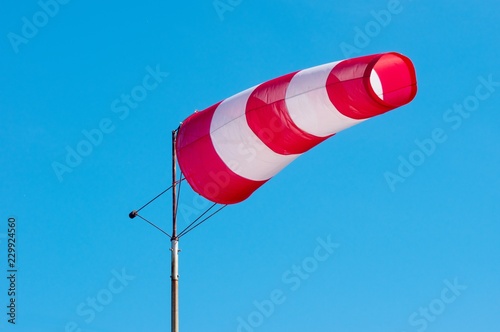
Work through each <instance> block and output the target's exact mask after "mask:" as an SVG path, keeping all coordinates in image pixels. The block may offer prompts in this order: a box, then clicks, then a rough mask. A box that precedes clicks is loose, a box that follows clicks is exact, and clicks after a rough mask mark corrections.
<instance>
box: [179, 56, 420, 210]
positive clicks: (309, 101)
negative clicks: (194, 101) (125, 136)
mask: <svg viewBox="0 0 500 332" xmlns="http://www.w3.org/2000/svg"><path fill="white" fill-rule="evenodd" d="M416 93H417V82H416V75H415V68H414V66H413V64H412V62H411V60H410V59H408V58H407V57H405V56H403V55H401V54H398V53H383V54H375V55H369V56H364V57H358V58H353V59H347V60H342V61H337V62H332V63H328V64H325V65H321V66H317V67H312V68H309V69H305V70H301V71H297V72H294V73H291V74H288V75H284V76H281V77H278V78H276V79H273V80H270V81H268V82H265V83H262V84H260V85H257V86H255V87H253V88H250V89H247V90H245V91H243V92H240V93H238V94H236V95H234V96H232V97H229V98H227V99H225V100H223V101H221V102H219V103H217V104H215V105H213V106H210V107H209V108H207V109H205V110H203V111H200V112H196V113H194V114H192V115H191V116H189V117H188V118H187V119H186V120H185V121H184V122H182V124H181V125H180V127H179V129H178V132H177V137H176V142H175V149H176V154H177V159H178V162H179V167H180V169H181V171H182V172H183V174H184V176H185V178H186V180H187V181H188V183H189V184H190V185H191V187H192V188H193V189H194V191H196V192H197V193H198V194H200V195H201V196H203V197H205V198H206V199H208V200H210V201H212V202H216V203H221V204H233V203H238V202H241V201H243V200H245V199H246V198H248V197H249V196H250V195H251V194H252V193H253V192H254V191H255V190H256V189H257V188H259V187H260V186H262V185H263V184H264V183H265V182H266V181H268V180H269V179H270V178H271V177H273V176H274V175H276V174H277V173H278V172H279V171H280V170H282V169H283V168H284V167H285V166H286V165H288V164H289V163H290V162H292V161H293V160H294V159H295V158H297V157H298V156H300V155H301V154H303V153H304V152H306V151H308V150H309V149H311V148H312V147H314V146H316V145H317V144H319V143H321V142H322V141H324V140H325V139H327V138H328V137H330V136H333V135H334V134H335V133H338V132H339V131H341V130H343V129H346V128H348V127H351V126H353V125H355V124H357V123H360V122H361V121H364V120H366V119H368V118H371V117H374V116H376V115H379V114H382V113H385V112H387V111H390V110H392V109H394V108H396V107H399V106H402V105H405V104H407V103H409V102H410V101H411V100H412V99H413V98H414V97H415V95H416Z"/></svg>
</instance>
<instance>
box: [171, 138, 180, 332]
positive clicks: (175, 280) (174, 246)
mask: <svg viewBox="0 0 500 332" xmlns="http://www.w3.org/2000/svg"><path fill="white" fill-rule="evenodd" d="M176 135H177V131H176V130H173V131H172V237H171V239H170V244H171V247H170V250H171V251H172V256H171V259H172V270H171V275H170V279H171V281H172V288H171V295H172V304H171V307H172V312H171V322H172V332H179V239H178V238H177V187H176V181H177V174H176V173H177V172H176V164H177V156H176V154H175V139H176Z"/></svg>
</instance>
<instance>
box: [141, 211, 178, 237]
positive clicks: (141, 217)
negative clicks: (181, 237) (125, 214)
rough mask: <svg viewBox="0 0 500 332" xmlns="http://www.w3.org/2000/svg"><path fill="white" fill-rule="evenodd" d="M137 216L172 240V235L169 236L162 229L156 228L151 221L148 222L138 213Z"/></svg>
mask: <svg viewBox="0 0 500 332" xmlns="http://www.w3.org/2000/svg"><path fill="white" fill-rule="evenodd" d="M135 215H136V216H137V217H139V218H141V219H142V220H144V221H145V222H147V223H148V224H150V225H151V226H153V227H154V228H156V229H157V230H159V231H160V232H162V233H163V234H165V235H166V236H168V237H169V238H172V236H171V235H170V234H168V233H167V232H165V231H164V230H163V229H161V228H160V227H158V226H156V225H155V224H153V223H152V222H151V221H149V220H147V219H146V218H144V217H143V216H141V215H140V214H138V213H136V214H135Z"/></svg>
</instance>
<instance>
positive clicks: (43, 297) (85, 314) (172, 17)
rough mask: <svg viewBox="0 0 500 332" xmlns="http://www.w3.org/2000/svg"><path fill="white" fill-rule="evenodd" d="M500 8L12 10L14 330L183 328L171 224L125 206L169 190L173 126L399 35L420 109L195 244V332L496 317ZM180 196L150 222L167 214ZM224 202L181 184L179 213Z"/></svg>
mask: <svg viewBox="0 0 500 332" xmlns="http://www.w3.org/2000/svg"><path fill="white" fill-rule="evenodd" d="M499 6H500V5H499V4H498V1H493V0H486V1H480V2H478V1H472V0H453V1H451V0H445V1H430V0H413V1H411V0H400V1H397V0H389V1H386V0H384V1H374V0H365V1H342V2H338V1H336V2H334V1H319V0H309V1H305V0H304V1H290V0H276V1H259V0H254V1H249V0H243V1H240V0H220V1H215V2H213V1H212V0H206V1H184V2H183V1H175V2H174V1H171V2H169V1H139V2H116V1H115V2H104V3H103V2H102V1H76V0H75V1H68V0H64V1H63V0H59V1H58V2H55V0H41V1H39V2H37V1H35V0H32V1H21V2H19V1H18V2H16V1H14V2H12V1H10V2H8V3H6V4H4V6H3V10H2V11H1V13H0V37H1V42H0V54H1V59H2V61H0V142H1V143H0V151H1V155H2V162H1V164H0V177H1V182H0V183H1V189H0V197H1V200H0V214H1V219H0V221H1V222H0V257H2V258H1V260H0V266H1V270H0V276H1V275H3V274H4V275H5V276H4V277H2V278H1V279H0V280H2V281H0V294H1V296H0V304H1V306H0V307H2V308H4V309H3V311H4V312H2V313H1V315H0V317H1V318H0V330H2V331H23V332H25V331H26V332H31V331H37V332H38V331H66V332H68V331H82V332H83V331H88V332H90V331H93V332H97V331H99V332H108V331H109V332H114V331H153V332H156V331H158V332H159V331H169V329H170V311H169V310H170V279H169V276H170V252H169V240H168V238H167V237H166V236H164V235H163V234H162V233H160V232H158V231H157V230H155V229H154V228H152V227H151V226H149V225H147V224H146V223H145V222H143V221H141V220H138V219H134V220H133V221H132V220H130V219H129V218H128V213H129V212H130V210H132V209H135V208H138V207H140V206H141V205H142V204H143V203H145V202H147V201H148V200H149V199H150V198H152V197H154V196H155V195H156V194H157V193H159V192H161V191H162V190H163V189H165V188H166V187H168V186H169V182H170V155H171V150H170V135H171V130H172V129H175V128H176V127H177V126H178V124H179V122H180V121H182V120H183V119H185V118H186V117H187V116H188V115H189V114H191V113H192V112H193V111H194V110H196V109H198V110H201V109H204V108H206V107H208V106H210V105H212V104H214V103H216V102H218V101H220V100H222V99H224V98H226V97H229V96H231V95H232V94H235V93H237V92H239V91H241V90H243V89H246V88H248V87H251V86H254V85H256V84H258V83H260V82H263V81H266V80H269V79H272V78H274V77H277V76H280V75H283V74H287V73H289V72H292V71H296V70H299V69H304V68H308V67H312V66H315V65H320V64H323V63H327V62H332V61H335V60H341V59H344V58H347V57H354V56H358V55H365V54H373V53H378V52H386V51H396V52H400V53H403V54H405V55H406V56H408V57H410V58H411V59H412V60H413V62H414V64H415V67H416V71H417V79H418V86H419V91H418V94H417V97H416V98H415V100H414V101H413V102H412V103H410V104H409V105H406V106H404V107H402V108H399V109H397V110H394V111H392V112H389V113H387V114H384V115H382V116H379V117H377V118H374V119H371V120H369V121H366V122H364V123H362V124H360V125H358V126H356V127H353V128H350V129H348V130H345V131H343V132H341V133H340V134H338V135H336V136H335V137H333V138H331V139H329V140H327V141H326V142H324V143H322V144H320V145H319V146H318V147H316V148H314V149H313V150H311V151H309V152H308V153H306V154H305V155H304V156H302V157H300V158H299V159H297V160H296V161H294V162H293V163H292V164H291V165H290V166H288V167H287V168H285V170H284V171H282V172H281V173H280V174H279V175H277V176H276V177H275V178H273V179H272V180H271V181H269V182H268V183H267V184H265V185H264V186H263V187H262V188H261V189H259V190H258V191H257V192H256V193H255V194H254V195H253V196H251V197H250V198H249V199H248V200H247V201H245V202H243V203H241V204H238V205H234V206H230V207H228V208H226V209H225V210H223V211H222V212H221V213H220V214H218V215H217V216H216V217H214V218H212V219H210V220H209V221H208V222H206V223H205V224H203V225H202V226H201V227H199V228H197V229H196V230H195V231H193V232H192V233H189V234H188V235H187V236H186V237H184V238H182V240H181V242H180V247H181V249H182V252H181V253H180V277H181V279H180V319H181V324H180V325H181V330H182V331H196V332H198V331H203V332H221V331H236V332H254V331H255V332H257V331H258V332H268V331H273V332H276V331H325V332H333V331H346V332H351V331H371V332H388V331H393V332H413V331H420V332H422V331H440V332H443V331H453V332H461V331H481V332H497V331H499V330H500V320H499V318H498V317H499V316H500V301H499V298H500V285H499V280H500V266H499V263H498V262H500V220H499V217H498V215H499V212H500V208H499V203H498V202H499V200H500V193H499V187H500V176H499V172H498V166H499V164H500V157H499V144H498V142H499V141H500V112H499V111H500V67H499V65H498V63H499V61H498V55H499V54H500V46H499V45H500V34H499V33H498V31H500V23H499V22H500V8H499ZM130 96H132V97H130ZM75 151H77V152H78V151H79V155H78V156H76V155H75ZM169 199H170V197H169V196H164V197H162V198H161V199H159V200H157V201H156V202H155V203H154V204H153V205H151V206H150V207H148V208H146V209H145V210H143V211H141V212H143V216H145V217H147V218H148V219H150V220H151V221H153V222H155V223H157V224H158V225H160V226H161V227H163V228H165V229H168V228H169V227H170V226H169V225H170V213H171V212H170V200H169ZM208 206H209V203H207V202H206V201H203V200H201V199H198V198H197V197H196V195H195V194H194V193H193V192H192V191H191V190H190V189H189V188H188V186H187V185H183V187H182V196H181V200H180V211H179V223H180V227H182V226H186V225H187V224H188V223H189V222H190V221H191V220H193V219H194V218H195V217H196V215H198V214H200V213H201V212H202V211H203V210H204V208H206V207H208ZM9 218H15V220H16V221H15V224H16V247H15V250H16V255H17V256H16V265H15V269H16V270H17V272H15V273H14V274H15V292H16V296H15V298H14V299H15V305H16V318H15V323H16V324H15V325H13V324H11V323H9V322H8V321H7V320H8V319H9V318H10V317H9V316H8V315H7V311H8V310H10V309H9V308H7V306H8V305H9V303H10V299H11V298H13V297H11V296H9V295H8V290H9V288H10V281H9V280H8V279H7V277H8V276H9V275H10V273H9V272H7V269H8V266H7V254H8V252H7V243H8V241H7V239H8V238H9V237H8V219H9Z"/></svg>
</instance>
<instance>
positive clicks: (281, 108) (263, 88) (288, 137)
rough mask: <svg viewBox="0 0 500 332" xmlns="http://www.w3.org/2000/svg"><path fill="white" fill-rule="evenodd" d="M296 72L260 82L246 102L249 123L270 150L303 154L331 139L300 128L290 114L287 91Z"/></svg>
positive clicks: (284, 153)
mask: <svg viewBox="0 0 500 332" xmlns="http://www.w3.org/2000/svg"><path fill="white" fill-rule="evenodd" d="M296 73H297V72H295V73H291V74H288V75H285V76H281V77H278V78H276V79H273V80H271V81H268V82H265V83H263V84H261V85H259V86H258V87H257V88H256V89H255V90H254V91H253V92H252V94H251V95H250V97H249V99H248V102H247V109H246V118H247V122H248V126H249V127H250V128H251V129H252V131H253V132H254V133H255V135H257V137H258V138H259V139H260V140H261V141H262V142H264V144H266V145H267V146H268V147H269V148H270V149H271V150H273V151H274V152H276V153H279V154H282V155H289V154H300V153H304V152H306V151H307V150H309V149H311V148H312V147H313V146H315V145H317V144H319V143H321V142H322V141H324V140H325V139H326V138H328V137H317V136H314V135H311V134H309V133H307V132H305V131H303V130H301V129H300V128H299V127H297V126H296V125H295V123H294V122H293V121H292V119H291V117H290V115H289V114H288V110H287V107H286V102H285V97H286V90H287V88H288V86H289V84H290V81H291V80H292V78H293V77H294V76H295V74H296ZM304 112H307V110H304Z"/></svg>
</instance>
